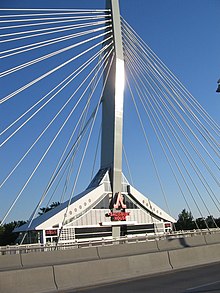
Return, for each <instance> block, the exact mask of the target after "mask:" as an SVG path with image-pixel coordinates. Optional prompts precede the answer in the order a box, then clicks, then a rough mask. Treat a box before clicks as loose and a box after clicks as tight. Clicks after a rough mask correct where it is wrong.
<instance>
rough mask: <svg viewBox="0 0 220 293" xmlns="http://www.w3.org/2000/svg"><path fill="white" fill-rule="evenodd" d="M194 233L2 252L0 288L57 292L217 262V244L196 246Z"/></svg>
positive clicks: (20, 292)
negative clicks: (18, 251) (18, 252)
mask: <svg viewBox="0 0 220 293" xmlns="http://www.w3.org/2000/svg"><path fill="white" fill-rule="evenodd" d="M194 238H196V239H194V240H192V237H186V238H184V239H174V240H169V239H167V240H165V241H162V240H161V242H160V243H159V242H157V243H156V242H153V241H152V242H147V243H145V242H143V243H131V244H127V243H126V244H119V245H110V246H105V247H90V248H77V249H72V250H63V251H49V252H38V253H30V254H22V255H4V256H1V257H0V264H1V266H0V268H1V270H0V292H2V293H46V292H56V291H57V290H59V291H61V292H62V291H63V290H69V289H70V290H71V289H76V288H82V287H86V286H92V285H100V284H104V283H110V282H116V281H121V280H126V279H130V278H134V277H140V276H145V275H149V274H154V273H159V272H164V271H169V270H171V269H180V268H186V267H190V266H194V265H201V264H206V263H211V262H216V261H220V243H218V244H210V245H203V246H201V245H200V244H201V241H205V238H204V237H203V238H202V236H201V237H200V236H195V237H194ZM207 239H208V238H207ZM207 239H206V241H207ZM217 240H218V238H217V236H216V237H214V238H213V239H211V238H209V240H208V241H217ZM197 243H198V245H199V246H196V244H197ZM202 243H203V242H202ZM157 245H158V247H159V249H160V251H158V250H157ZM190 245H191V246H190ZM175 247H177V248H178V249H175ZM20 258H21V259H20ZM1 260H3V261H2V262H1ZM20 260H21V261H20ZM7 262H8V263H7ZM21 265H23V267H22V268H21ZM3 269H4V271H3Z"/></svg>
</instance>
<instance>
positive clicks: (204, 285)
mask: <svg viewBox="0 0 220 293" xmlns="http://www.w3.org/2000/svg"><path fill="white" fill-rule="evenodd" d="M218 283H220V281H216V282H212V283H206V284H203V285H200V286H197V287H192V288H188V289H186V291H190V290H195V289H200V288H202V287H207V286H211V285H215V284H218Z"/></svg>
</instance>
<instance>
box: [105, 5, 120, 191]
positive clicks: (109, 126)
mask: <svg viewBox="0 0 220 293" xmlns="http://www.w3.org/2000/svg"><path fill="white" fill-rule="evenodd" d="M106 6H107V8H109V9H111V14H112V27H113V35H114V47H115V50H114V60H113V63H112V67H111V70H110V73H109V76H108V80H107V83H106V86H105V90H104V94H103V102H102V145H101V168H109V169H110V180H111V186H112V193H113V195H114V194H115V193H117V192H121V179H122V129H123V102H124V57H123V46H122V36H121V21H120V12H119V4H118V0H107V1H106Z"/></svg>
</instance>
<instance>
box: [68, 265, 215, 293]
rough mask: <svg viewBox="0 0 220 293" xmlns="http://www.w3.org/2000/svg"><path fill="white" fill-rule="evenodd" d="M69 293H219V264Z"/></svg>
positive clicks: (70, 292)
mask: <svg viewBox="0 0 220 293" xmlns="http://www.w3.org/2000/svg"><path fill="white" fill-rule="evenodd" d="M68 292H69V293H75V292H81V293H119V292H120V293H122V292H126V293H145V292H150V293H205V292H209V293H210V292H212V293H217V292H218V293H220V263H214V264H209V265H205V266H200V267H193V268H188V269H184V270H178V271H172V272H168V273H163V274H157V275H154V276H148V277H145V278H139V279H135V280H134V279H133V280H130V281H124V282H121V283H114V284H109V285H106V286H100V287H99V286H97V287H93V288H87V289H81V290H72V291H68Z"/></svg>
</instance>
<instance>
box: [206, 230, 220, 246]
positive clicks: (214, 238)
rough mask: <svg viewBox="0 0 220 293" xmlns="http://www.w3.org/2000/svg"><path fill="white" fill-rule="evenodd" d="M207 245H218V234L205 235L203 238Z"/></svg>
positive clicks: (219, 237)
mask: <svg viewBox="0 0 220 293" xmlns="http://www.w3.org/2000/svg"><path fill="white" fill-rule="evenodd" d="M204 237H205V241H206V243H207V244H215V243H220V234H219V233H216V234H207V235H205V236H204Z"/></svg>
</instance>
